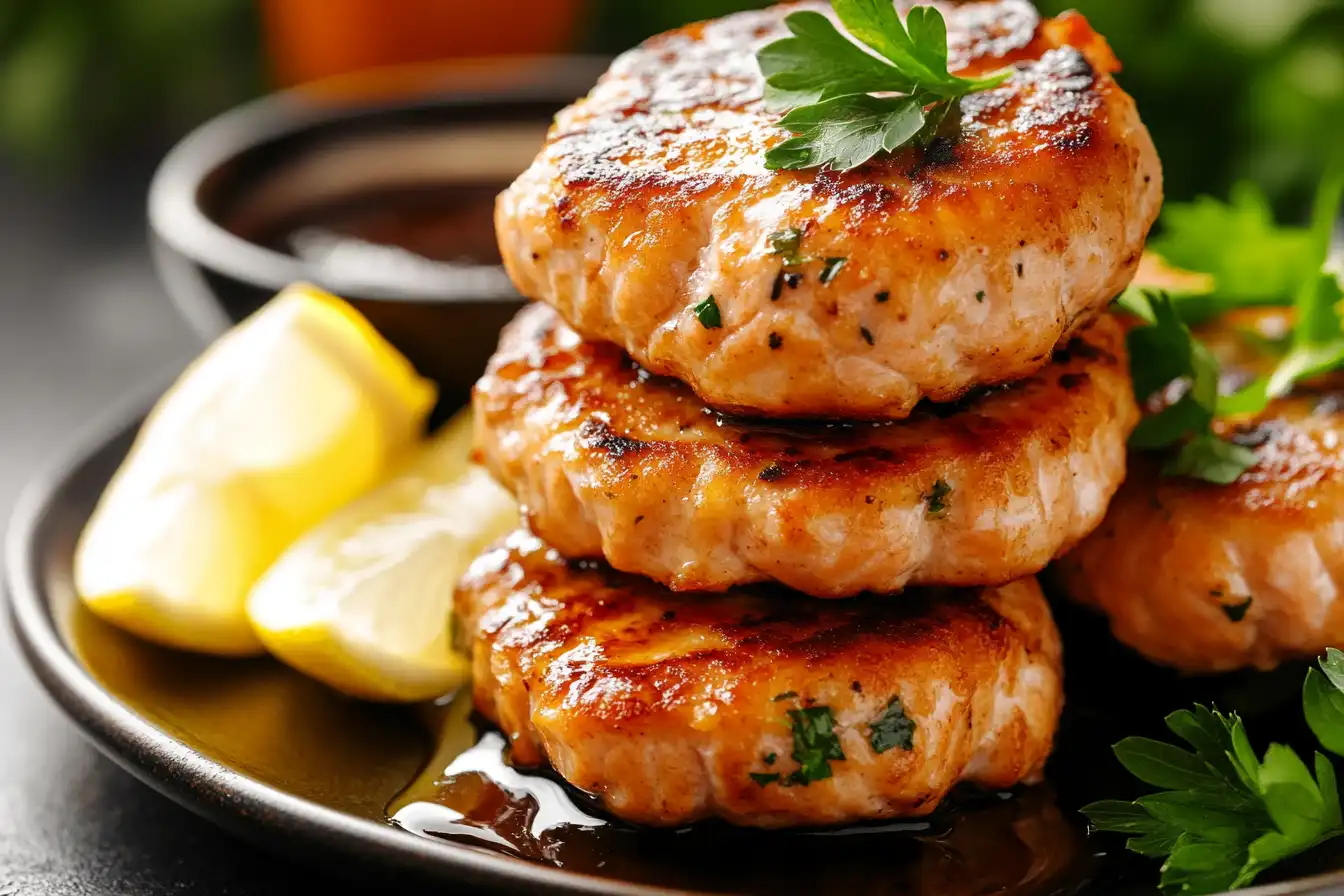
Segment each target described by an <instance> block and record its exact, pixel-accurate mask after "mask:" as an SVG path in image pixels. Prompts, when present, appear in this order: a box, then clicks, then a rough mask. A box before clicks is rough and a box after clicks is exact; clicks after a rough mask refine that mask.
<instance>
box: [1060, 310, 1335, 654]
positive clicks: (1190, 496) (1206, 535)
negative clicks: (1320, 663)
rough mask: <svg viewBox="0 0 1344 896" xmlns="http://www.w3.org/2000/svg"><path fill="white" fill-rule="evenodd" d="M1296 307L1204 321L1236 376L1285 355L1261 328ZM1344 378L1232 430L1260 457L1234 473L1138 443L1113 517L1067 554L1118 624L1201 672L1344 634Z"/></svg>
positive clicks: (1077, 589) (1075, 587) (1140, 642)
mask: <svg viewBox="0 0 1344 896" xmlns="http://www.w3.org/2000/svg"><path fill="white" fill-rule="evenodd" d="M1287 327H1288V323H1287V317H1286V313H1285V312H1284V311H1282V310H1277V309H1276V310H1245V311H1239V312H1236V313H1234V314H1231V315H1228V316H1226V317H1224V318H1223V319H1221V320H1220V321H1218V322H1216V323H1214V324H1211V325H1209V326H1208V327H1206V328H1204V329H1203V330H1202V331H1201V333H1200V335H1201V337H1202V338H1203V339H1204V341H1205V343H1206V344H1207V345H1209V346H1210V348H1211V349H1212V350H1213V351H1214V353H1215V354H1216V355H1217V356H1218V357H1219V359H1220V360H1221V361H1222V362H1223V364H1224V370H1225V371H1227V372H1229V373H1230V375H1232V376H1233V377H1237V378H1239V379H1243V380H1244V379H1245V378H1247V377H1248V376H1249V375H1251V374H1255V373H1263V372H1265V370H1266V369H1267V367H1268V366H1270V365H1272V363H1273V359H1272V358H1270V357H1268V356H1266V355H1265V354H1263V353H1262V352H1259V351H1257V350H1256V348H1255V342H1257V341H1258V340H1257V339H1251V340H1248V339H1246V338H1245V337H1244V336H1243V335H1242V334H1244V333H1245V332H1247V331H1251V332H1258V333H1259V334H1260V336H1259V338H1265V337H1267V336H1268V337H1273V336H1276V335H1280V334H1282V333H1284V332H1286V330H1287ZM1341 386H1344V383H1341V382H1338V381H1334V380H1332V379H1326V380H1321V381H1317V382H1315V383H1312V384H1310V385H1307V386H1303V387H1302V388H1300V389H1299V390H1298V391H1297V392H1296V393H1294V394H1293V395H1291V396H1289V397H1287V398H1284V399H1280V400H1277V401H1274V402H1271V403H1270V405H1269V407H1268V408H1266V409H1265V411H1263V412H1262V413H1260V414H1257V415H1256V416H1255V417H1253V418H1250V419H1243V420H1236V421H1228V422H1223V423H1220V425H1219V430H1220V432H1221V433H1222V434H1223V435H1224V436H1226V437H1228V438H1231V439H1232V440H1233V441H1234V442H1236V443H1238V444H1241V445H1243V446H1246V447H1249V448H1253V449H1254V450H1255V452H1256V454H1257V457H1258V460H1257V462H1256V464H1255V466H1253V467H1251V468H1250V469H1249V470H1247V471H1246V472H1244V473H1243V474H1242V475H1241V477H1240V478H1239V479H1238V480H1237V481H1236V482H1234V483H1232V484H1230V485H1213V484H1211V483H1207V482H1201V481H1197V480H1193V479H1188V478H1182V477H1170V476H1162V475H1161V468H1162V465H1163V463H1164V462H1165V460H1166V458H1165V457H1163V456H1160V455H1159V456H1154V455H1145V454H1136V455H1135V456H1134V457H1131V459H1130V465H1129V466H1130V472H1129V476H1128V478H1127V479H1126V481H1125V484H1124V485H1123V486H1122V487H1121V489H1120V491H1119V492H1118V493H1117V494H1116V497H1115V500H1114V501H1113V502H1112V503H1111V508H1110V510H1109V511H1108V513H1107V516H1106V519H1105V521H1104V522H1103V523H1102V524H1101V526H1100V527H1098V529H1097V531H1096V532H1095V533H1093V534H1092V535H1091V536H1090V537H1089V538H1087V539H1086V540H1085V541H1083V543H1082V544H1080V545H1079V546H1078V547H1077V548H1076V549H1075V550H1074V551H1073V552H1072V553H1070V554H1069V555H1068V556H1067V557H1065V558H1064V559H1063V560H1061V561H1060V563H1059V578H1060V581H1061V583H1062V584H1063V585H1064V587H1065V589H1066V590H1067V591H1068V592H1069V593H1070V594H1071V595H1072V596H1073V597H1074V598H1076V599H1077V600H1079V601H1081V602H1083V603H1086V604H1089V605H1092V606H1095V607H1097V608H1098V609H1100V610H1102V611H1103V612H1104V613H1106V614H1107V616H1109V617H1110V620H1111V627H1112V630H1113V631H1114V632H1115V634H1116V637H1118V638H1119V639H1120V640H1121V641H1124V642H1125V643H1126V644H1129V645H1130V646H1132V647H1134V648H1135V649H1137V650H1138V651H1139V652H1141V653H1143V654H1145V655H1146V656H1148V657H1149V658H1151V659H1153V660H1155V661H1157V662H1160V663H1164V664H1167V665H1172V666H1176V667H1178V668H1181V669H1184V670H1187V671H1191V672H1222V671H1227V670H1231V669H1236V668H1240V667H1245V666H1254V667H1258V668H1271V667H1273V666H1275V665H1278V664H1279V663H1280V662H1283V661H1284V660H1287V659H1294V658H1300V657H1306V656H1312V655H1315V654H1317V653H1319V652H1321V651H1323V650H1324V649H1325V648H1326V647H1329V646H1338V645H1340V644H1344V601H1341V600H1339V599H1338V598H1339V595H1340V592H1341V589H1342V588H1344V530H1342V529H1341V526H1340V523H1339V519H1340V513H1341V508H1344V393H1341V392H1340V391H1337V390H1339V389H1340V387H1341Z"/></svg>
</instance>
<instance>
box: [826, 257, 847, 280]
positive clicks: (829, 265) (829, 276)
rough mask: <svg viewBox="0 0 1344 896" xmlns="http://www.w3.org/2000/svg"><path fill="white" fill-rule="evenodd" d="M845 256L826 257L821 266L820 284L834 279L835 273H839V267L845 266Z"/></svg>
mask: <svg viewBox="0 0 1344 896" xmlns="http://www.w3.org/2000/svg"><path fill="white" fill-rule="evenodd" d="M848 260H849V259H847V258H828V259H826V261H825V263H824V264H822V266H821V278H820V279H821V282H822V285H825V284H827V283H830V282H831V281H832V280H834V279H835V275H836V274H838V273H840V269H841V268H842V267H844V266H845V262H846V261H848Z"/></svg>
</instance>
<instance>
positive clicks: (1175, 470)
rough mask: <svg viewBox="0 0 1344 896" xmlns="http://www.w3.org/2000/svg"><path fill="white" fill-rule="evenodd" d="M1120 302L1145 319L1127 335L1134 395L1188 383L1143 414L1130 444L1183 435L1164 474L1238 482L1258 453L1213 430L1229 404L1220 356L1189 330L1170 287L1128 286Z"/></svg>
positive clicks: (1148, 445) (1145, 446)
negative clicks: (1222, 387) (1161, 289)
mask: <svg viewBox="0 0 1344 896" xmlns="http://www.w3.org/2000/svg"><path fill="white" fill-rule="evenodd" d="M1117 303H1118V304H1119V305H1120V307H1122V308H1124V309H1125V310H1126V311H1128V312H1129V313H1131V314H1133V315H1134V316H1135V317H1138V318H1139V319H1140V320H1143V321H1145V322H1146V323H1147V326H1138V327H1135V328H1133V329H1131V330H1130V331H1129V334H1128V336H1127V337H1126V344H1127V346H1128V348H1129V358H1130V373H1131V376H1132V378H1133V381H1134V395H1135V397H1137V398H1138V399H1139V401H1140V402H1147V401H1149V399H1151V398H1152V396H1153V395H1154V394H1155V393H1157V392H1159V391H1161V390H1164V389H1166V388H1168V387H1169V386H1170V385H1171V384H1172V383H1173V382H1177V381H1180V382H1182V383H1184V387H1185V391H1184V394H1182V395H1181V396H1180V397H1179V398H1178V399H1177V400H1175V401H1173V402H1170V403H1168V404H1167V405H1166V406H1165V407H1163V408H1162V409H1161V410H1160V411H1158V412H1156V413H1153V414H1147V415H1145V416H1144V418H1143V420H1142V421H1140V422H1139V425H1138V426H1137V427H1136V428H1135V430H1134V432H1133V434H1131V435H1130V439H1129V443H1130V445H1131V447H1133V448H1136V449H1139V450H1153V449H1159V448H1167V447H1170V446H1172V445H1176V444H1178V443H1181V442H1182V441H1183V440H1184V444H1182V445H1181V448H1180V450H1179V451H1178V452H1177V454H1176V456H1175V457H1173V458H1172V459H1171V460H1170V461H1168V462H1167V464H1166V465H1165V466H1164V467H1163V469H1162V472H1163V473H1164V474H1165V475H1168V476H1189V477H1192V478H1195V479H1203V480H1204V481H1206V482H1212V483H1215V484H1218V485H1226V484H1228V483H1230V482H1235V481H1236V479H1237V477H1238V476H1240V475H1241V474H1242V473H1243V472H1245V471H1246V470H1247V469H1249V468H1250V467H1252V466H1254V465H1255V462H1256V454H1255V452H1254V451H1252V450H1251V449H1249V448H1246V447H1244V446H1241V445H1234V444H1232V443H1231V442H1227V441H1225V440H1223V439H1221V438H1219V437H1218V436H1216V435H1214V433H1213V429H1212V426H1213V420H1214V418H1215V417H1216V416H1217V415H1218V414H1219V412H1220V411H1223V410H1225V407H1224V404H1223V402H1224V401H1225V399H1224V398H1222V397H1220V396H1219V394H1218V380H1219V376H1220V373H1221V371H1220V370H1219V366H1218V361H1217V360H1216V359H1215V358H1214V357H1213V355H1212V354H1211V353H1210V352H1209V350H1208V349H1207V348H1205V347H1204V345H1203V343H1201V342H1199V340H1197V339H1195V337H1194V335H1193V334H1191V332H1190V328H1189V327H1187V326H1186V325H1185V322H1184V321H1183V320H1181V317H1180V315H1179V314H1178V313H1177V311H1176V307H1175V304H1174V303H1173V302H1172V299H1171V296H1170V295H1168V294H1167V293H1165V292H1159V291H1156V290H1146V289H1134V290H1126V291H1125V292H1124V293H1123V294H1122V295H1121V296H1120V297H1119V299H1117Z"/></svg>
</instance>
